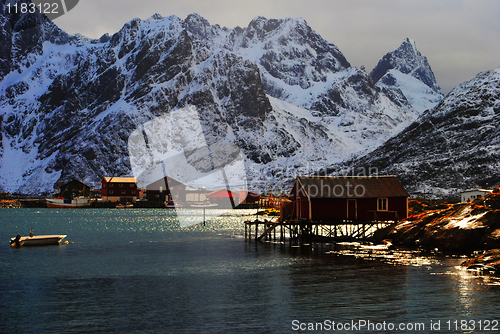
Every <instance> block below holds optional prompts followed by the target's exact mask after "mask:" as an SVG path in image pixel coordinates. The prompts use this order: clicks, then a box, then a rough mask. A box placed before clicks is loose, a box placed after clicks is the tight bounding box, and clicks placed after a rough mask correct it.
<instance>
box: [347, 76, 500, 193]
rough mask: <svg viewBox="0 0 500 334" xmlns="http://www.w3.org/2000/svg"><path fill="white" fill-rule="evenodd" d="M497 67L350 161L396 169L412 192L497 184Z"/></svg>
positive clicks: (499, 142) (499, 90)
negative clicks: (377, 146) (372, 149)
mask: <svg viewBox="0 0 500 334" xmlns="http://www.w3.org/2000/svg"><path fill="white" fill-rule="evenodd" d="M499 152H500V68H498V69H496V70H492V71H488V72H484V73H480V74H478V75H477V76H476V77H475V78H474V79H472V80H470V81H468V82H465V83H463V84H461V85H460V86H459V87H457V88H455V89H454V90H452V91H451V92H450V93H449V94H448V95H447V96H446V97H445V98H444V99H443V100H442V101H441V102H440V103H439V104H438V105H437V106H436V107H435V108H434V109H432V110H430V111H427V112H425V113H424V114H423V115H422V116H421V117H420V118H419V119H418V120H417V121H415V122H414V123H413V124H411V125H410V126H409V127H408V128H406V129H405V130H404V131H402V132H401V133H400V134H399V135H397V136H395V137H394V138H391V139H390V140H389V141H387V142H386V143H385V144H384V145H383V146H381V147H380V148H378V149H377V150H375V151H374V152H372V153H371V154H369V155H367V156H365V157H363V158H361V159H359V160H357V161H353V162H351V164H350V166H351V167H353V166H358V167H353V168H360V167H361V166H370V167H372V168H374V167H376V168H378V171H379V173H380V174H394V175H398V176H399V177H400V178H401V180H402V182H403V183H404V184H405V185H406V186H407V189H408V190H409V191H410V192H415V193H424V192H425V193H432V194H435V195H450V196H457V195H458V192H459V191H460V190H464V189H469V188H477V187H484V188H486V187H493V186H498V185H499V184H500V173H499V171H500V153H499Z"/></svg>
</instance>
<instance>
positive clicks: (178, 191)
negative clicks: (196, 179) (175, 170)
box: [146, 177, 186, 202]
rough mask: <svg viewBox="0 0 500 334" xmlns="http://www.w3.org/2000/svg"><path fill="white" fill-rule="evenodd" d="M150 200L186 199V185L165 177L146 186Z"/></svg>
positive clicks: (182, 200)
mask: <svg viewBox="0 0 500 334" xmlns="http://www.w3.org/2000/svg"><path fill="white" fill-rule="evenodd" d="M146 193H147V199H148V202H166V201H169V200H175V201H181V202H184V201H185V200H186V185H184V184H182V183H181V182H179V181H177V180H175V179H173V178H171V177H163V178H161V179H159V180H157V181H155V182H153V183H151V184H149V185H147V186H146Z"/></svg>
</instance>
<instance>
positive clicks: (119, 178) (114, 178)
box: [103, 176, 137, 183]
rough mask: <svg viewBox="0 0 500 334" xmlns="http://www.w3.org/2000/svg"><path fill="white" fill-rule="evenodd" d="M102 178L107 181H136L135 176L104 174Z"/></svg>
mask: <svg viewBox="0 0 500 334" xmlns="http://www.w3.org/2000/svg"><path fill="white" fill-rule="evenodd" d="M103 179H104V181H106V182H107V183H137V179H136V178H135V177H115V176H105V177H103Z"/></svg>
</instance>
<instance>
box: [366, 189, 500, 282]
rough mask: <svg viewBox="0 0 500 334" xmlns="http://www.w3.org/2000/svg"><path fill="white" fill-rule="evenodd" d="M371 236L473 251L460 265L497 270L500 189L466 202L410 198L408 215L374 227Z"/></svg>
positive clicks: (430, 247)
mask: <svg viewBox="0 0 500 334" xmlns="http://www.w3.org/2000/svg"><path fill="white" fill-rule="evenodd" d="M374 238H375V240H376V241H378V242H381V241H382V240H384V241H390V242H391V243H392V244H394V245H395V246H399V247H406V248H420V249H428V250H438V251H441V252H446V253H460V254H475V255H474V256H473V257H472V258H471V259H469V260H467V261H465V262H464V263H463V266H465V267H466V268H468V269H474V270H478V269H480V268H485V271H488V272H495V273H500V189H499V188H497V189H495V190H494V192H493V193H491V194H489V195H488V196H485V197H484V198H481V199H478V200H476V201H474V202H469V203H458V204H448V203H440V204H438V205H428V204H426V203H422V202H420V201H412V202H411V203H410V217H408V219H406V220H404V221H401V222H399V223H397V224H395V225H393V226H390V227H388V228H385V229H382V230H380V231H377V233H375V236H374ZM478 253H479V255H477V254H478ZM481 253H482V254H481Z"/></svg>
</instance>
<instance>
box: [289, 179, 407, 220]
mask: <svg viewBox="0 0 500 334" xmlns="http://www.w3.org/2000/svg"><path fill="white" fill-rule="evenodd" d="M408 197H409V195H408V193H407V192H406V190H405V189H404V187H403V185H402V184H401V182H400V181H399V180H398V179H397V177H395V176H366V177H364V176H356V177H342V176H341V177H329V176H298V177H297V178H296V180H295V183H294V185H293V188H292V191H291V192H290V200H291V202H290V203H289V204H288V206H289V207H288V208H286V210H283V214H284V215H286V216H285V217H283V214H282V219H284V220H305V221H309V222H320V221H321V222H324V223H325V222H342V221H350V222H366V223H368V222H376V221H397V220H400V219H405V218H407V216H408Z"/></svg>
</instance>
